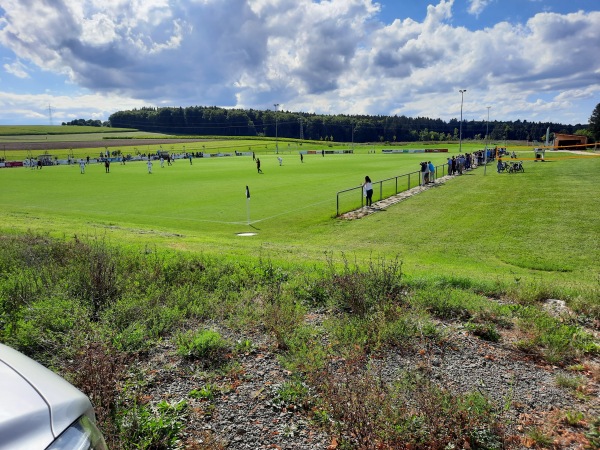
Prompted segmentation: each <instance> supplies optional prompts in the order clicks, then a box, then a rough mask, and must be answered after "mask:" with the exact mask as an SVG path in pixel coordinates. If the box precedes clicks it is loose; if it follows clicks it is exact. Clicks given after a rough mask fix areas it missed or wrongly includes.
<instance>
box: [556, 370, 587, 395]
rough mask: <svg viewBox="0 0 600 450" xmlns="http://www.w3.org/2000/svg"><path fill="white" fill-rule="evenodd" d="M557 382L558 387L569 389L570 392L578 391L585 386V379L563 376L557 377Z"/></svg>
mask: <svg viewBox="0 0 600 450" xmlns="http://www.w3.org/2000/svg"><path fill="white" fill-rule="evenodd" d="M555 381H556V385H557V386H559V387H562V388H565V389H569V390H570V391H576V390H577V389H579V388H581V387H582V386H584V384H585V378H584V377H571V376H568V375H561V374H559V375H556V378H555Z"/></svg>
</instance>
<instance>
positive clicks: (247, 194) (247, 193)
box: [246, 186, 250, 198]
mask: <svg viewBox="0 0 600 450" xmlns="http://www.w3.org/2000/svg"><path fill="white" fill-rule="evenodd" d="M246 198H250V189H249V188H248V186H246Z"/></svg>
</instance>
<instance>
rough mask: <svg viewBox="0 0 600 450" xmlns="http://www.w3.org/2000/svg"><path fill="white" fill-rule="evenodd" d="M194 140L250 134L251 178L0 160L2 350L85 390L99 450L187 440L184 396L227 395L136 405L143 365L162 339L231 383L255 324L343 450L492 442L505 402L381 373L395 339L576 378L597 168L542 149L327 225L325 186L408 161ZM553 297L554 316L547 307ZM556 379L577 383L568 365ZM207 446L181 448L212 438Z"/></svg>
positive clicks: (588, 321) (587, 306) (502, 436)
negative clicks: (549, 368) (259, 167)
mask: <svg viewBox="0 0 600 450" xmlns="http://www.w3.org/2000/svg"><path fill="white" fill-rule="evenodd" d="M288 144H289V148H288ZM194 145H195V147H194ZM194 145H192V146H189V147H188V148H187V150H188V151H203V150H205V151H211V150H215V151H221V150H224V149H227V148H229V149H230V150H232V149H236V148H238V147H237V146H242V147H239V149H240V150H243V151H245V150H246V149H244V148H243V147H244V146H246V145H248V146H251V145H260V146H264V147H265V148H264V149H262V148H261V149H260V152H257V153H258V154H259V155H260V157H261V160H263V170H264V172H265V173H264V174H263V175H258V174H257V173H256V169H255V166H254V163H253V162H252V160H251V158H250V157H239V158H238V157H232V158H210V159H206V160H194V162H193V165H190V164H188V162H187V161H177V162H176V163H175V164H174V165H173V166H171V167H165V168H164V169H163V170H162V171H161V169H160V167H159V165H158V164H157V163H156V164H155V169H154V172H155V173H154V174H153V175H152V176H149V175H148V174H147V172H146V170H145V166H144V163H141V162H140V163H127V164H126V165H124V166H121V165H117V164H114V165H113V167H112V168H111V173H110V174H106V173H105V171H104V167H102V166H101V165H91V166H88V167H87V168H86V174H85V175H81V174H80V173H79V168H78V167H77V166H58V167H48V168H44V169H43V170H39V171H35V170H30V169H24V168H19V169H3V170H2V171H1V172H0V188H1V189H2V192H3V196H2V199H1V200H0V206H1V208H0V217H1V218H2V220H1V221H0V223H1V225H0V233H1V234H0V341H2V342H5V343H7V344H8V345H11V346H13V347H15V348H17V349H19V350H21V351H23V352H25V353H27V354H29V355H31V356H33V357H34V358H35V359H37V360H39V361H41V362H42V363H44V364H46V365H48V366H50V367H52V368H53V369H55V370H56V371H58V372H59V373H61V374H62V375H64V376H66V377H67V378H68V379H70V380H71V381H72V382H73V383H75V384H76V385H77V386H79V387H80V388H81V389H82V390H84V392H86V393H87V394H88V395H89V396H90V397H91V399H92V401H93V403H94V405H95V407H96V411H97V414H98V418H99V420H100V423H101V427H102V429H103V431H104V433H105V435H106V436H107V438H108V440H109V442H110V444H111V448H123V449H129V448H132V449H133V448H145V449H169V448H178V447H181V446H183V445H186V443H185V442H184V441H182V436H183V435H184V434H185V433H184V432H185V427H186V417H188V415H189V414H191V412H192V411H191V408H190V406H189V403H191V402H192V401H194V400H197V399H202V401H205V402H206V403H207V404H208V405H209V406H210V404H211V401H214V399H215V398H216V397H218V396H219V395H221V394H222V393H223V389H226V388H225V387H223V386H218V385H217V384H215V383H206V384H205V385H203V386H199V387H198V388H197V389H194V390H192V391H190V392H189V394H188V396H187V398H186V399H184V400H183V401H182V402H178V403H173V402H168V401H160V402H156V403H155V402H149V400H148V398H147V397H146V396H145V395H144V390H145V388H147V387H149V386H150V385H151V383H152V381H150V380H149V378H148V377H147V375H148V374H147V373H144V372H143V371H140V369H139V367H140V366H139V364H138V363H139V362H140V361H146V360H147V359H148V355H150V354H152V352H153V351H157V348H159V347H160V346H161V345H162V344H163V343H164V342H169V343H171V345H173V347H174V350H173V351H172V352H171V353H170V354H169V358H171V359H172V360H174V361H187V362H189V361H193V362H194V363H195V364H196V365H197V367H199V369H197V370H202V371H206V372H207V373H208V374H209V375H208V376H207V378H208V379H211V378H212V379H217V378H219V377H222V376H223V374H227V375H228V376H229V377H230V378H232V379H234V378H235V377H240V376H241V375H240V374H239V371H240V368H239V357H240V355H243V354H245V353H248V352H252V351H253V348H254V347H255V345H256V343H255V342H253V339H254V337H256V336H264V335H266V336H268V337H269V339H268V342H269V346H270V347H269V349H268V350H269V351H272V352H275V353H276V354H277V355H278V356H279V358H280V362H281V364H283V365H284V366H285V367H286V369H287V370H289V371H290V373H291V374H292V376H291V380H292V381H290V382H289V383H286V384H284V385H282V386H280V387H279V388H278V391H277V395H276V398H277V403H278V404H279V405H283V406H280V407H282V408H283V407H290V408H291V407H294V408H296V409H298V410H301V411H303V413H304V414H305V415H306V416H307V417H309V418H310V420H311V421H312V423H313V424H314V425H315V426H317V427H321V428H322V429H324V430H327V431H328V432H329V433H330V434H331V435H332V436H334V437H335V439H336V442H337V443H338V448H344V449H347V448H365V449H367V448H379V449H381V448H384V449H385V448H423V449H425V448H458V447H461V446H463V445H464V443H465V442H467V443H468V444H469V445H470V446H471V448H489V449H494V448H502V447H503V446H505V447H506V446H508V444H507V439H508V437H507V435H506V433H505V429H504V423H503V421H502V419H501V417H500V413H501V411H499V410H498V408H496V407H495V406H494V405H492V404H491V402H490V400H489V399H487V398H486V397H485V396H484V395H482V394H481V393H480V392H479V391H477V390H473V391H472V392H468V393H465V394H457V393H453V392H450V391H449V390H446V389H444V388H443V387H440V386H438V385H436V384H435V383H433V382H432V381H431V380H429V379H427V378H426V377H423V376H421V374H420V373H419V372H418V371H414V370H406V371H405V372H403V373H402V374H401V376H400V377H399V378H398V380H397V381H396V382H393V383H390V382H389V381H386V380H384V379H383V377H382V375H381V374H380V373H379V372H378V371H377V367H376V364H374V362H375V361H377V359H378V358H379V357H381V355H383V354H385V352H387V351H390V350H392V349H393V350H397V351H403V352H418V349H427V348H432V347H434V346H436V345H445V343H446V342H448V337H449V336H448V329H451V328H454V329H458V330H461V332H468V333H471V334H473V335H475V336H479V337H480V338H481V339H484V340H488V341H492V342H502V343H503V344H504V345H506V346H509V347H511V348H512V349H513V350H514V351H515V352H517V354H521V355H523V356H524V357H525V356H526V357H528V358H532V359H533V360H535V361H537V362H540V363H548V364H552V365H555V366H558V367H563V368H572V369H569V370H573V371H578V372H579V371H584V370H587V369H586V366H585V364H586V362H585V361H586V360H587V359H588V358H591V357H596V356H598V355H599V354H600V353H599V352H600V347H599V344H598V341H597V340H596V339H594V337H593V336H592V334H591V333H590V329H593V328H594V327H596V329H597V326H598V325H597V324H598V321H599V320H600V276H599V274H600V268H599V266H598V261H600V243H599V242H598V239H597V236H598V235H600V228H599V224H600V221H599V220H598V219H600V217H599V214H600V203H599V202H600V195H598V194H599V192H598V185H597V183H596V181H595V180H596V174H597V172H598V170H599V169H600V167H599V166H600V158H593V159H592V158H573V159H567V158H572V155H566V154H560V153H556V154H552V155H547V156H548V159H547V162H546V163H543V164H542V163H529V162H526V171H525V173H524V174H512V175H509V174H497V173H496V172H495V170H494V168H493V167H492V166H489V167H487V169H486V171H485V175H484V171H483V169H482V168H479V169H477V170H476V171H474V172H469V173H468V174H467V175H465V176H462V177H456V178H454V179H452V180H451V181H449V182H447V183H445V184H444V185H442V186H440V187H439V188H435V189H430V190H428V191H426V192H423V193H421V194H419V195H418V196H415V197H413V198H411V199H410V200H407V201H405V202H403V203H401V204H398V205H395V206H394V207H390V208H388V210H387V211H381V212H378V213H376V214H373V215H371V216H369V217H367V218H364V219H361V220H355V221H341V220H339V219H335V218H333V217H332V215H333V212H334V210H335V209H334V206H335V193H336V192H337V191H338V190H340V189H345V188H347V187H349V186H353V185H357V184H358V183H360V182H361V181H362V179H363V178H364V175H365V174H366V173H368V174H369V175H370V176H371V178H372V179H374V180H380V179H384V178H386V177H391V176H394V175H399V174H401V173H406V172H410V171H413V170H416V168H417V167H418V162H419V161H420V160H421V159H422V156H423V155H419V154H417V155H381V154H372V153H369V150H370V148H369V149H365V148H360V149H358V151H357V152H356V153H355V154H354V155H327V156H326V157H322V156H316V155H311V157H310V158H309V157H305V160H304V162H302V163H301V162H300V161H299V159H298V158H297V153H296V152H297V150H298V149H297V148H294V143H291V142H290V143H287V142H286V143H285V144H284V143H282V142H279V144H278V145H279V146H280V147H279V148H280V149H281V151H282V154H283V155H284V165H283V166H282V167H279V165H278V163H277V160H276V155H275V154H274V148H275V147H274V145H273V143H272V142H270V143H258V144H257V143H256V142H245V141H236V142H210V143H197V144H194ZM311 145H316V144H311ZM282 147H283V148H282ZM176 148H177V149H180V148H181V149H183V146H182V145H181V144H178V147H176ZM209 149H211V150H209ZM463 149H465V150H466V149H469V150H472V149H476V147H475V146H474V145H473V146H472V147H471V146H469V144H463ZM450 150H451V152H452V153H456V148H455V147H451V148H450ZM452 153H451V154H452ZM528 154H529V150H527V151H526V152H525V151H523V153H521V154H520V156H522V157H524V159H525V158H526V157H527V155H528ZM445 157H446V155H434V156H432V159H434V160H435V161H434V162H436V163H440V164H441V163H442V162H443V160H444V159H445ZM248 180H250V181H248ZM290 180H293V182H291V181H290ZM246 185H250V189H251V192H252V199H251V202H252V210H251V214H252V215H251V220H248V216H247V215H246V214H247V210H246V207H247V204H246V203H245V202H246V200H245V196H244V195H243V193H244V187H245V186H246ZM238 232H255V233H257V235H256V236H253V237H249V238H242V237H239V236H237V233H238ZM548 299H561V300H564V301H565V302H566V305H567V307H568V311H569V312H568V313H567V314H564V315H561V316H559V317H555V316H553V315H550V314H549V313H548V312H546V310H545V309H544V308H543V307H542V306H543V305H544V302H545V301H546V300H548ZM311 317H320V318H321V320H320V321H318V322H314V321H312V320H311ZM507 334H510V335H511V336H512V337H513V339H511V340H510V341H506V342H505V336H506V335H507ZM232 336H235V337H236V338H235V339H233V338H232ZM557 382H559V383H560V384H561V385H563V386H565V388H568V389H572V390H573V391H574V392H580V391H581V389H580V386H581V384H582V381H581V380H580V379H579V378H578V377H577V376H574V377H563V378H561V379H560V380H557ZM582 395H583V394H582ZM407 405H410V408H408V407H407ZM205 413H206V414H210V407H207V408H206V411H205ZM561 420H562V419H561ZM564 420H566V421H567V422H571V423H577V424H579V423H585V427H586V428H585V432H586V433H587V434H588V436H589V437H588V439H589V442H591V443H594V442H596V443H598V441H599V439H600V438H598V433H599V428H600V423H598V422H597V421H596V422H594V420H593V418H590V417H585V415H584V414H583V413H582V412H580V411H569V412H568V414H566V416H565V418H564ZM536 433H537V431H536V430H533V431H532V434H533V437H532V439H534V441H535V442H537V443H539V444H540V445H541V446H543V443H544V442H545V440H547V439H548V438H547V437H546V436H545V435H543V434H541V433H537V434H536ZM205 437H206V439H204V444H199V443H196V444H195V445H196V447H192V448H200V449H212V450H215V449H219V448H222V447H221V446H220V444H219V443H218V439H216V438H214V439H213V437H211V436H208V435H207V436H205ZM594 439H595V440H594Z"/></svg>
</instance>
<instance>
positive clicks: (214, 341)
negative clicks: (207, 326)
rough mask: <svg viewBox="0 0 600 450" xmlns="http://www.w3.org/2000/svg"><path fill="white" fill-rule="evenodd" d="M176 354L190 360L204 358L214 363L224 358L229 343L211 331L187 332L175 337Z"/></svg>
mask: <svg viewBox="0 0 600 450" xmlns="http://www.w3.org/2000/svg"><path fill="white" fill-rule="evenodd" d="M176 340H177V353H178V354H179V355H180V356H183V357H185V358H190V359H201V358H204V359H206V360H208V362H216V361H218V360H220V359H222V358H223V357H224V356H225V353H226V352H227V350H228V348H229V343H228V342H227V341H226V340H225V339H223V338H222V337H221V335H220V334H219V333H217V332H216V331H212V330H200V331H197V332H194V331H188V332H186V333H179V334H178V335H177V336H176Z"/></svg>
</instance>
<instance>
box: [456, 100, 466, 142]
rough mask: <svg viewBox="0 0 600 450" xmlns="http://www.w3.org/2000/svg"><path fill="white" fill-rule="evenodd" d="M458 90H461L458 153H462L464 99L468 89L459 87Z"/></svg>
mask: <svg viewBox="0 0 600 450" xmlns="http://www.w3.org/2000/svg"><path fill="white" fill-rule="evenodd" d="M458 92H460V132H459V139H458V153H462V123H463V116H462V111H463V99H464V95H465V92H467V90H466V89H459V90H458Z"/></svg>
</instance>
